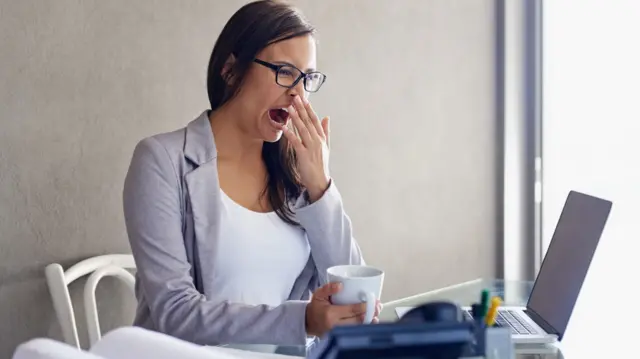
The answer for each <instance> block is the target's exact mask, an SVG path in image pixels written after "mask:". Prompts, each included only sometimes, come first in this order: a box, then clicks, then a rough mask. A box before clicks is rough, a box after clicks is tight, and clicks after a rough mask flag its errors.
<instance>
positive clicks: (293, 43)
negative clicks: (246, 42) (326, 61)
mask: <svg viewBox="0 0 640 359" xmlns="http://www.w3.org/2000/svg"><path fill="white" fill-rule="evenodd" d="M258 57H260V58H261V59H263V60H265V61H269V62H288V63H290V64H292V65H294V66H296V67H297V68H299V69H301V70H310V69H315V68H316V42H315V39H314V38H313V36H311V35H305V36H298V37H294V38H291V39H288V40H284V41H278V42H276V43H274V44H271V45H269V46H267V47H265V48H264V49H263V50H262V51H261V52H260V53H259V54H258Z"/></svg>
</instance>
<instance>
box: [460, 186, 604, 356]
mask: <svg viewBox="0 0 640 359" xmlns="http://www.w3.org/2000/svg"><path fill="white" fill-rule="evenodd" d="M611 206H612V203H611V202H610V201H607V200H604V199H601V198H597V197H593V196H590V195H587V194H584V193H580V192H577V191H571V192H569V195H568V196H567V199H566V202H565V204H564V207H563V209H562V213H561V214H560V218H559V219H558V223H557V224H556V228H555V231H554V233H553V237H552V238H551V243H550V244H549V248H548V250H547V253H546V255H545V257H544V260H543V261H542V266H541V267H540V271H539V272H538V275H537V277H536V280H535V282H534V284H533V289H532V291H531V295H530V297H529V300H528V302H527V305H526V306H524V307H509V306H504V307H499V309H498V317H497V318H496V326H499V327H509V328H510V329H511V333H512V339H513V342H514V343H517V344H546V343H552V342H555V341H559V340H562V337H563V335H564V333H565V330H566V328H567V324H568V323H569V319H570V317H571V313H572V312H573V307H574V305H575V304H576V301H577V299H578V294H579V293H580V289H581V287H582V283H583V282H584V279H585V277H586V276H587V271H588V270H589V265H590V264H591V259H592V258H593V255H594V253H595V251H596V247H597V246H598V242H599V241H600V236H601V235H602V232H603V230H604V227H605V223H606V222H607V219H608V217H609V213H610V211H611ZM478 295H480V293H478ZM462 309H463V311H464V313H465V316H466V317H467V319H469V320H470V319H472V318H471V308H470V307H463V308H462Z"/></svg>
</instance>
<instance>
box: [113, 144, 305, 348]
mask: <svg viewBox="0 0 640 359" xmlns="http://www.w3.org/2000/svg"><path fill="white" fill-rule="evenodd" d="M123 202H124V216H125V223H126V228H127V233H128V236H129V241H130V244H131V250H132V253H133V256H134V258H135V261H136V266H137V277H136V278H137V280H138V281H139V282H140V283H138V285H139V287H140V290H141V291H142V292H143V295H144V298H145V299H146V301H147V302H148V305H149V310H150V317H151V320H152V321H153V323H154V325H155V329H156V330H158V331H160V332H163V333H166V334H169V335H171V336H174V337H177V338H181V339H184V340H187V341H190V342H194V343H197V344H202V345H215V344H220V343H238V344H241V343H261V344H280V345H301V344H304V343H305V339H306V337H307V334H306V330H305V313H306V305H307V302H306V301H296V300H292V301H287V302H285V303H284V304H282V305H280V306H277V307H271V306H267V305H255V306H254V305H245V304H240V303H229V302H214V301H211V300H209V299H208V298H207V297H206V296H204V295H203V294H202V293H200V292H199V291H198V290H197V289H196V288H195V285H194V281H193V277H192V276H191V265H190V264H189V262H188V260H187V254H186V249H185V245H184V238H183V233H182V206H181V190H180V180H179V177H178V172H177V171H176V169H175V166H174V164H173V162H172V161H171V159H170V156H169V153H168V152H167V150H166V148H165V147H164V146H163V145H162V144H161V143H160V142H159V141H158V140H157V139H155V138H153V137H150V138H147V139H145V140H142V141H141V142H140V143H139V144H138V145H137V146H136V148H135V150H134V154H133V159H132V161H131V164H130V167H129V170H128V173H127V175H126V179H125V184H124V191H123Z"/></svg>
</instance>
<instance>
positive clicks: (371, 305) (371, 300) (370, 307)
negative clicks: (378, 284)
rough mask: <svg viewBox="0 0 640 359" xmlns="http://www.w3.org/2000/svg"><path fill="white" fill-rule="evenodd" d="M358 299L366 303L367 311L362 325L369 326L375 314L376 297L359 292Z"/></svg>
mask: <svg viewBox="0 0 640 359" xmlns="http://www.w3.org/2000/svg"><path fill="white" fill-rule="evenodd" d="M360 299H361V300H363V301H365V302H366V303H367V311H366V313H365V315H364V321H363V322H362V323H363V324H369V323H371V321H373V315H374V314H375V313H376V296H375V295H373V293H371V292H361V293H360Z"/></svg>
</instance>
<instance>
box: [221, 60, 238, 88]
mask: <svg viewBox="0 0 640 359" xmlns="http://www.w3.org/2000/svg"><path fill="white" fill-rule="evenodd" d="M235 63H236V57H235V55H233V54H231V55H229V57H228V58H227V61H225V63H224V66H222V71H221V72H220V75H221V76H222V78H223V79H224V80H225V82H226V83H227V85H232V84H233V77H234V76H233V65H235Z"/></svg>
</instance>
